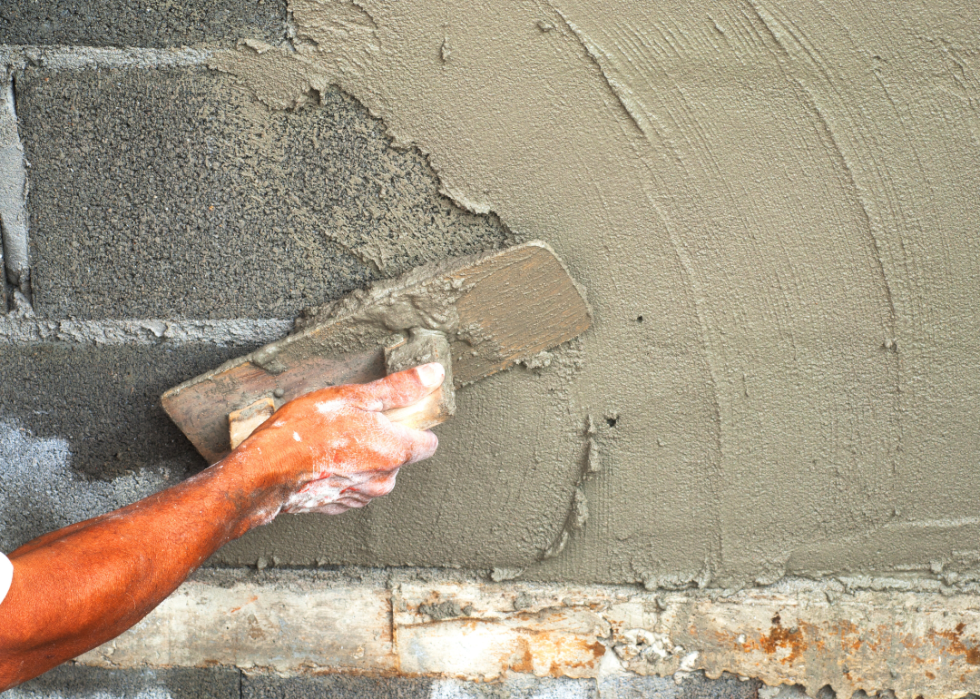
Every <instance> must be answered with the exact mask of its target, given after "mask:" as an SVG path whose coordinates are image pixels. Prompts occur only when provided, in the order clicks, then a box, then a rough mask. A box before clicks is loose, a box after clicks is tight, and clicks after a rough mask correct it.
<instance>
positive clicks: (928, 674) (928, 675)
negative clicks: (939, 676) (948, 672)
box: [926, 670, 936, 680]
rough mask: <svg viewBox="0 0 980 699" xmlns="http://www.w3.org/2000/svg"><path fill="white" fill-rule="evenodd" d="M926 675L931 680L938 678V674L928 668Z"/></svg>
mask: <svg viewBox="0 0 980 699" xmlns="http://www.w3.org/2000/svg"><path fill="white" fill-rule="evenodd" d="M926 677H928V678H929V679H930V680H934V679H936V676H935V675H934V674H932V673H931V672H929V671H928V670H926Z"/></svg>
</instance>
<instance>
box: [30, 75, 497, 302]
mask: <svg viewBox="0 0 980 699" xmlns="http://www.w3.org/2000/svg"><path fill="white" fill-rule="evenodd" d="M16 84H17V97H18V113H19V117H20V122H21V127H22V130H21V138H22V140H23V142H24V145H25V148H26V151H27V157H28V159H29V161H30V162H31V164H32V167H31V168H30V174H29V177H30V193H29V199H28V207H29V212H30V222H31V246H32V247H31V254H32V282H33V292H34V303H35V307H36V310H37V312H38V315H39V316H41V317H45V318H63V317H66V316H71V317H77V318H90V319H101V318H126V317H136V318H145V317H163V318H181V317H182V318H235V317H251V318H263V317H264V318H273V317H291V316H292V315H294V314H295V313H296V312H297V311H298V310H300V309H301V308H302V307H304V306H306V305H310V304H314V303H320V302H322V301H324V300H328V299H331V298H335V297H337V296H340V295H342V294H344V293H347V292H349V291H351V290H353V289H355V288H358V287H361V286H363V285H364V284H365V283H366V282H367V281H368V280H370V279H373V278H377V277H379V276H392V275H396V274H399V273H401V272H403V271H405V270H407V269H409V268H411V267H413V266H415V265H417V264H419V263H422V262H425V261H428V260H435V259H441V258H444V257H446V256H449V255H458V254H465V253H471V252H476V251H479V250H481V249H486V248H490V247H495V246H498V245H500V244H501V243H502V242H504V241H505V240H507V238H508V232H507V230H506V228H505V227H504V226H503V225H501V223H500V222H499V220H497V219H496V218H495V217H492V216H476V215H473V214H469V213H467V212H464V211H462V210H460V209H458V208H457V207H455V206H453V205H452V204H451V203H450V202H449V201H448V199H446V198H444V197H442V196H441V195H439V194H438V191H437V187H438V182H437V180H436V177H435V175H434V173H433V172H432V170H431V168H430V167H429V166H428V164H427V162H426V160H425V159H424V158H423V157H422V156H421V155H420V154H419V153H418V152H417V151H412V150H409V151H400V150H396V149H394V148H392V147H391V145H390V142H389V140H388V139H387V138H386V137H385V135H384V130H383V125H382V124H381V123H380V122H379V121H377V120H375V119H372V118H371V117H370V116H369V115H368V114H367V112H366V111H365V110H364V109H363V108H362V107H361V106H360V105H359V104H358V103H357V102H355V101H354V100H352V99H351V98H349V97H346V96H345V95H343V94H341V93H340V92H336V91H333V92H328V93H326V94H324V95H323V96H322V98H311V99H312V100H313V102H315V104H311V105H310V106H307V107H306V108H303V109H300V110H298V111H293V112H270V111H268V110H266V109H265V108H264V107H263V106H261V105H260V104H258V103H257V102H256V101H255V100H254V99H253V97H252V96H251V95H250V94H248V93H246V92H244V91H243V90H242V89H241V88H239V87H237V86H236V85H235V84H234V83H233V82H232V81H231V79H230V78H228V77H227V76H224V75H222V74H219V73H214V72H210V71H208V70H207V69H204V68H201V69H180V70H138V69H133V70H114V71H101V72H100V71H79V72H66V73H54V72H47V71H43V70H28V71H27V72H26V73H25V74H24V75H23V76H22V77H21V78H19V79H18V80H17V83H16Z"/></svg>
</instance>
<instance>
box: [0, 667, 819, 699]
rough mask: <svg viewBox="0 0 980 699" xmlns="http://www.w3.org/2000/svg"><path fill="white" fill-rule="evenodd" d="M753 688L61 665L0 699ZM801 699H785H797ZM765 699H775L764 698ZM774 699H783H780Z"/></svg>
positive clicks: (647, 694) (320, 697)
mask: <svg viewBox="0 0 980 699" xmlns="http://www.w3.org/2000/svg"><path fill="white" fill-rule="evenodd" d="M758 692H759V683H758V682H739V681H737V680H735V679H734V678H729V677H725V678H722V679H719V680H708V679H706V678H705V677H704V676H703V675H702V674H699V673H698V674H694V675H692V676H691V677H689V678H688V679H687V680H685V681H684V682H681V683H677V682H675V681H674V680H673V679H669V678H668V679H663V678H659V677H616V678H609V679H607V680H600V681H599V682H596V681H595V680H572V679H567V678H563V679H551V678H536V677H526V676H520V675H517V676H514V677H511V678H509V679H507V680H504V681H500V682H488V683H484V682H465V681H460V680H452V679H427V678H418V679H414V678H399V677H392V678H383V679H379V678H369V677H357V676H349V675H326V676H322V677H278V676H275V675H269V674H263V673H256V672H248V673H242V672H241V671H239V670H234V669H229V668H181V669H173V670H142V671H141V670H129V669H127V670H107V669H103V668H93V667H85V666H72V665H64V666H61V667H59V668H56V669H54V670H52V671H50V672H48V673H47V674H45V675H43V676H42V677H40V678H38V679H36V680H33V681H31V682H27V683H25V684H23V685H21V686H20V687H18V688H16V689H13V690H10V691H8V692H5V693H3V694H2V696H3V698H4V699H755V698H756V696H757V695H758ZM804 697H805V695H803V694H800V695H798V696H795V697H793V698H792V699H804ZM766 699H776V698H775V697H770V696H767V697H766ZM778 699H790V697H789V696H782V695H780V696H779V697H778Z"/></svg>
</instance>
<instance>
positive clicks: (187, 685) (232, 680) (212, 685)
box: [3, 665, 241, 699]
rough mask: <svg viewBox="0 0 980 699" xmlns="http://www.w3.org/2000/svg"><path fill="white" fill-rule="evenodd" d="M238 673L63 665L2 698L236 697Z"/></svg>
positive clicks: (131, 698) (229, 671)
mask: <svg viewBox="0 0 980 699" xmlns="http://www.w3.org/2000/svg"><path fill="white" fill-rule="evenodd" d="M240 696H241V674H240V673H239V672H238V670H235V669H231V668H207V669H200V668H179V669H173V670H106V669H103V668H95V667H84V666H75V665H62V666H60V667H56V668H55V669H54V670H51V671H50V672H48V673H46V674H44V675H41V676H40V677H38V678H37V679H34V680H31V681H30V682H25V683H24V684H22V685H21V686H20V687H17V688H15V689H12V690H10V691H8V692H4V693H3V697H4V699H60V698H61V697H64V698H65V699H69V698H72V699H74V698H75V697H79V698H81V697H86V698H93V699H94V698H95V697H98V699H239V697H240Z"/></svg>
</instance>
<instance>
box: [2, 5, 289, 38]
mask: <svg viewBox="0 0 980 699" xmlns="http://www.w3.org/2000/svg"><path fill="white" fill-rule="evenodd" d="M286 35H287V22H286V7H285V2H283V1H282V0H194V2H167V0H143V1H141V2H134V1H133V0H121V1H119V0H116V1H114V0H80V1H79V2H69V1H67V0H4V2H3V3H2V4H0V43H3V44H73V45H83V46H148V47H169V46H181V45H195V44H200V43H201V42H209V43H215V44H221V45H226V46H233V45H234V43H235V41H236V40H238V39H240V38H247V37H261V38H263V39H264V40H265V41H282V40H284V39H285V38H286Z"/></svg>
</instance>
